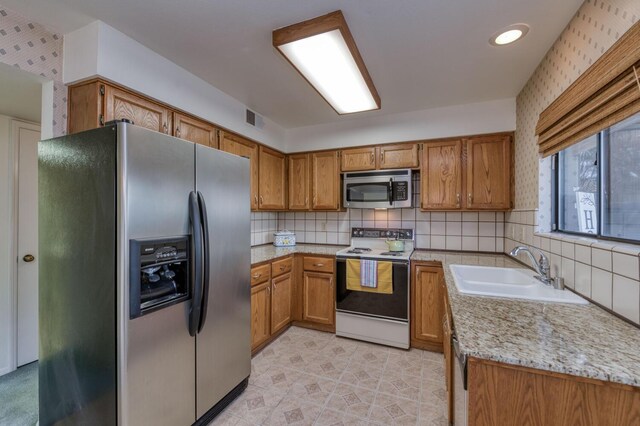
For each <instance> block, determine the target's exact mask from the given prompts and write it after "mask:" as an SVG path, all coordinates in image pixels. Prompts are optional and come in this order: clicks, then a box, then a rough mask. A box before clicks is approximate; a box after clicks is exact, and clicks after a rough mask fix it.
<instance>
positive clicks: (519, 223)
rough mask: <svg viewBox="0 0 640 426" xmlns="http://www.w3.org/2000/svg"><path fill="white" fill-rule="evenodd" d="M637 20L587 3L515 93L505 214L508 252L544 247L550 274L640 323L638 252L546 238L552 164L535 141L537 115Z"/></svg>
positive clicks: (629, 7) (610, 1) (626, 7)
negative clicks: (511, 205)
mask: <svg viewBox="0 0 640 426" xmlns="http://www.w3.org/2000/svg"><path fill="white" fill-rule="evenodd" d="M638 19H640V1H638V0H607V1H600V0H586V1H585V3H584V4H583V5H582V6H581V7H580V9H579V10H578V11H577V12H576V14H575V16H574V17H573V19H572V20H571V21H570V22H569V24H568V25H567V27H566V28H565V30H564V31H563V32H562V34H561V35H560V37H558V39H557V41H556V42H555V43H554V45H553V46H552V47H551V49H550V50H549V52H548V53H547V55H546V56H545V57H544V59H543V60H542V62H541V63H540V65H539V66H538V68H537V69H536V70H535V72H534V73H533V75H532V76H531V78H530V79H529V81H528V82H527V83H526V85H525V86H524V88H523V89H522V91H521V92H520V94H519V95H518V97H517V100H516V122H517V126H516V136H515V172H516V175H515V181H516V199H515V207H516V209H515V210H514V211H513V212H511V213H509V214H507V216H506V223H505V252H506V253H508V252H509V251H510V250H511V249H513V248H514V247H515V246H517V245H522V244H525V245H529V246H533V247H536V248H539V249H541V250H542V251H543V252H544V253H546V254H547V255H548V256H549V258H550V260H551V264H552V275H554V276H555V275H559V276H562V277H564V278H565V284H566V285H567V286H569V287H571V288H572V289H574V290H575V291H577V292H578V293H580V294H582V295H584V296H586V297H588V298H591V299H592V300H594V301H595V302H597V303H599V304H601V305H603V306H605V307H606V308H608V309H611V310H613V311H614V312H616V313H618V314H620V315H622V316H624V317H625V318H627V319H629V320H631V321H633V322H635V323H637V324H640V272H639V271H640V246H633V245H628V244H621V243H613V242H606V241H596V240H593V239H584V238H574V237H571V236H569V235H563V234H560V233H553V234H550V233H548V232H549V231H550V225H551V162H550V160H549V158H547V159H544V160H543V159H540V157H539V155H538V147H537V145H536V143H537V137H536V135H535V126H536V124H537V121H538V117H539V115H540V113H541V112H542V111H543V110H544V109H545V108H546V107H547V106H549V104H551V102H553V101H554V100H555V99H556V98H557V97H558V96H559V95H560V94H561V93H562V92H563V91H564V90H565V89H566V88H567V87H568V86H569V85H570V84H571V83H572V82H574V81H575V80H576V79H577V78H578V76H580V75H581V74H582V73H583V72H584V71H585V70H586V69H587V68H588V67H589V66H590V65H591V64H593V63H594V62H595V61H596V60H598V58H599V57H600V56H601V55H602V54H603V53H604V52H605V51H606V50H607V49H608V48H609V47H611V45H613V43H614V42H615V41H616V40H617V39H618V38H620V36H621V35H622V34H624V33H625V32H626V31H627V30H628V29H629V28H630V27H631V25H633V24H634V23H635V22H637V21H638ZM536 233H538V234H536ZM523 260H525V259H523Z"/></svg>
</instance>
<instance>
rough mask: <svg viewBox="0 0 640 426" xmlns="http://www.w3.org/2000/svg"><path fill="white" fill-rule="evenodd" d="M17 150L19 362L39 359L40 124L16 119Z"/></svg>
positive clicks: (15, 142) (15, 137) (15, 145)
mask: <svg viewBox="0 0 640 426" xmlns="http://www.w3.org/2000/svg"><path fill="white" fill-rule="evenodd" d="M12 132H13V141H14V149H15V150H16V152H17V162H18V173H17V178H18V180H17V185H16V189H17V197H16V200H17V211H16V216H15V217H16V222H15V223H16V226H17V231H18V232H17V242H18V244H17V247H16V253H17V255H18V258H17V261H18V267H17V276H16V284H17V303H18V309H17V321H18V330H17V344H18V354H17V365H18V367H19V366H21V365H24V364H28V363H30V362H33V361H35V360H37V359H38V141H39V140H40V127H39V126H37V125H33V124H29V123H23V122H20V121H13V122H12Z"/></svg>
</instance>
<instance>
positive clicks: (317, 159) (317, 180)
mask: <svg viewBox="0 0 640 426" xmlns="http://www.w3.org/2000/svg"><path fill="white" fill-rule="evenodd" d="M311 208H312V209H313V210H338V209H339V208H340V169H339V166H338V152H337V151H324V152H314V153H312V154H311Z"/></svg>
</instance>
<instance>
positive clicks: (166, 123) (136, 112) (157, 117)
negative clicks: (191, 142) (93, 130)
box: [104, 85, 172, 134]
mask: <svg viewBox="0 0 640 426" xmlns="http://www.w3.org/2000/svg"><path fill="white" fill-rule="evenodd" d="M104 96H105V108H104V110H105V111H104V116H105V117H104V121H105V122H108V121H111V120H120V119H123V118H124V119H127V120H131V121H132V122H133V124H135V125H136V126H140V127H144V128H146V129H150V130H155V131H156V132H161V133H167V134H170V133H171V131H170V130H171V128H172V126H171V111H170V110H169V109H168V108H165V107H164V106H162V105H160V104H157V103H155V102H152V101H150V100H148V99H145V98H143V97H141V96H137V95H134V94H133V93H129V92H127V91H124V90H121V89H118V88H116V87H112V86H109V85H105V94H104Z"/></svg>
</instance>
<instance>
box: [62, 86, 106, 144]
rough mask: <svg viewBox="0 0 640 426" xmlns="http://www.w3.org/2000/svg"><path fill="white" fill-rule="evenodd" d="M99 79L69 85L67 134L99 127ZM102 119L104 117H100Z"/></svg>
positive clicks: (100, 102)
mask: <svg viewBox="0 0 640 426" xmlns="http://www.w3.org/2000/svg"><path fill="white" fill-rule="evenodd" d="M100 87H104V85H103V84H102V83H101V82H99V81H93V82H90V83H82V84H78V85H75V86H70V87H69V95H68V97H69V117H68V119H67V132H68V133H69V134H72V133H77V132H82V131H84V130H90V129H97V128H98V127H100V117H101V115H102V108H103V105H102V100H103V99H102V95H101V94H100V90H101V89H100ZM102 120H103V121H104V117H102Z"/></svg>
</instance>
